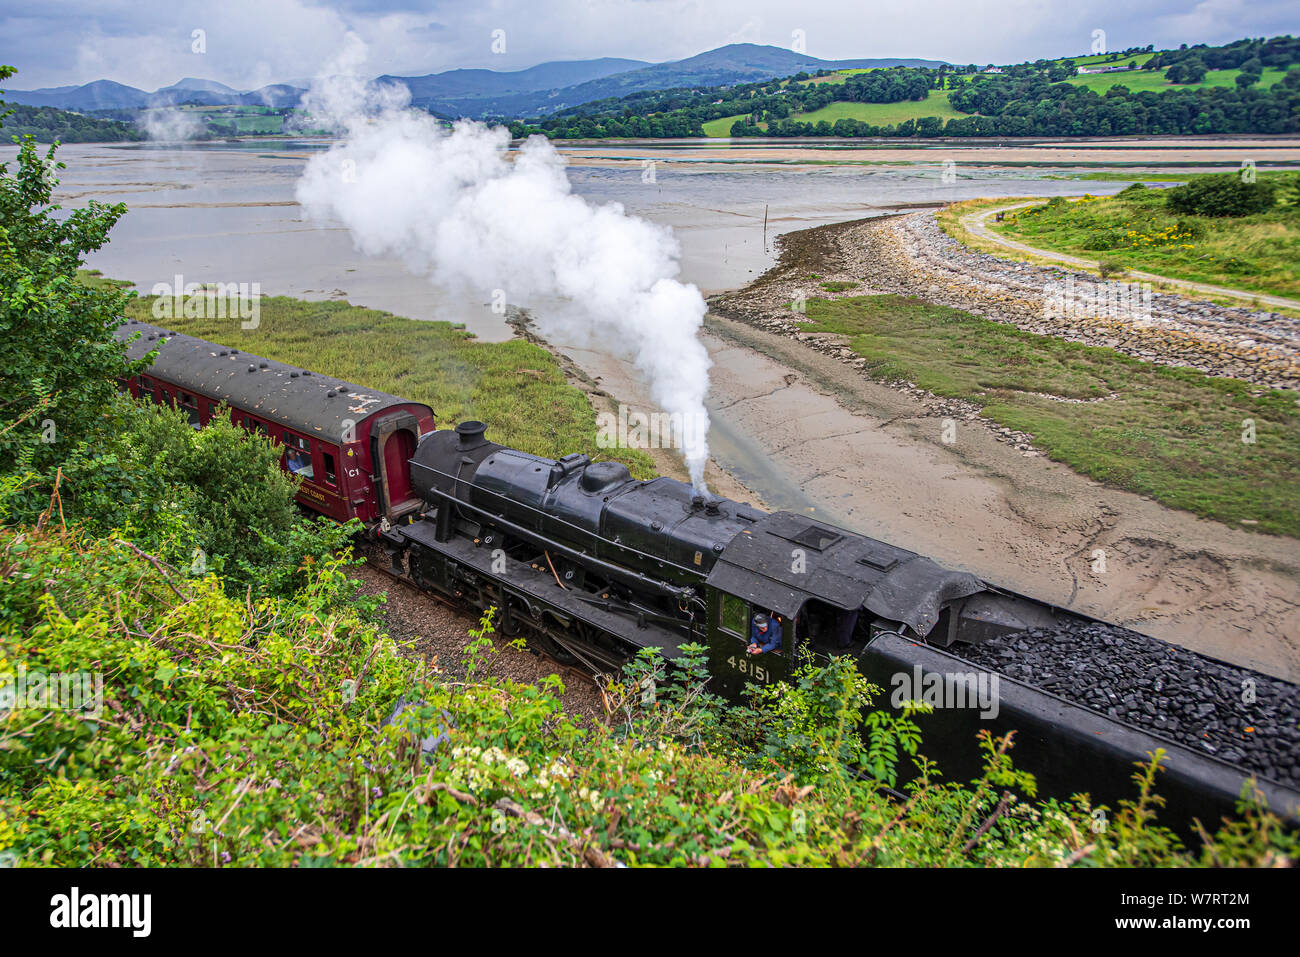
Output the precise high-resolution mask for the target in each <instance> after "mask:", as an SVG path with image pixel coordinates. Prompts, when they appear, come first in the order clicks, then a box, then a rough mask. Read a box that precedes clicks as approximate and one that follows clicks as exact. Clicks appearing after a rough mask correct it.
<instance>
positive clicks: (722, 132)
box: [704, 113, 749, 136]
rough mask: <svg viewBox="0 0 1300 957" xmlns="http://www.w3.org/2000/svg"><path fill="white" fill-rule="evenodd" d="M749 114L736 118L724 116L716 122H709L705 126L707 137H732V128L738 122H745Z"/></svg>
mask: <svg viewBox="0 0 1300 957" xmlns="http://www.w3.org/2000/svg"><path fill="white" fill-rule="evenodd" d="M748 115H749V114H748V113H737V114H736V115H735V116H724V117H721V118H719V119H716V120H709V122H707V123H705V124H704V135H705V136H730V135H731V126H732V124H733V123H735V122H736V120H743V119H744V118H745V117H746V116H748Z"/></svg>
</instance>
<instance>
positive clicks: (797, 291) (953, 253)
mask: <svg viewBox="0 0 1300 957" xmlns="http://www.w3.org/2000/svg"><path fill="white" fill-rule="evenodd" d="M781 242H782V248H781V258H780V260H779V262H778V263H777V265H776V266H774V267H773V268H772V269H770V270H769V271H768V272H767V273H765V274H764V275H763V276H762V277H760V278H759V279H758V280H756V281H755V282H754V283H753V284H752V285H751V286H749V287H748V288H746V289H745V290H743V291H741V292H736V293H726V294H723V295H720V296H716V297H714V298H713V299H711V300H710V303H709V305H710V308H711V309H712V310H713V311H714V312H715V313H717V314H719V315H723V316H726V317H728V318H733V319H739V320H742V321H745V322H750V323H752V324H754V325H757V326H760V327H762V328H764V329H767V330H770V331H773V332H778V333H780V334H783V335H788V336H791V337H794V338H797V339H800V340H801V341H803V342H806V343H807V344H809V345H811V346H812V347H814V348H816V349H818V350H819V351H821V352H824V353H826V354H828V355H832V356H835V357H836V358H839V359H841V360H843V361H844V362H846V363H848V364H851V365H856V366H858V367H859V368H860V367H861V366H863V365H865V362H864V360H862V359H860V358H858V357H856V356H854V355H853V353H852V352H851V351H850V350H849V349H847V348H846V347H845V344H844V342H843V340H842V337H839V336H826V335H820V336H819V335H816V334H809V333H805V332H802V331H800V330H799V329H798V328H797V326H796V323H797V322H798V321H799V320H800V316H799V315H798V313H795V312H794V311H792V310H791V308H790V303H791V302H792V301H794V300H795V299H796V298H797V297H799V296H800V295H802V296H803V297H804V298H834V297H839V296H860V295H864V294H870V293H898V294H902V295H909V296H916V297H918V298H922V299H925V300H927V301H929V302H934V303H937V304H939V305H944V306H950V307H952V308H956V309H961V310H963V311H965V312H968V313H970V314H972V315H976V316H982V317H984V318H987V319H991V320H994V321H997V322H1005V323H1009V324H1011V325H1014V326H1016V327H1017V328H1020V329H1024V330H1026V331H1029V332H1034V333H1038V334H1040V335H1052V336H1057V337H1060V338H1063V339H1067V340H1070V341H1074V342H1081V343H1085V344H1087V345H1092V346H1105V347H1109V348H1112V349H1115V350H1116V351H1118V352H1122V353H1124V354H1126V355H1130V356H1134V357H1136V358H1139V359H1143V360H1145V361H1148V362H1155V363H1160V364H1162V365H1170V366H1181V367H1185V368H1190V369H1196V370H1199V371H1201V372H1206V373H1208V374H1210V375H1216V376H1227V377H1231V378H1235V379H1240V380H1242V381H1245V382H1249V383H1251V384H1253V385H1255V386H1258V387H1259V388H1261V389H1288V390H1300V319H1295V318H1292V317H1289V316H1284V315H1280V314H1278V313H1272V312H1267V311H1260V310H1250V309H1243V308H1236V307H1230V306H1220V305H1216V304H1214V303H1209V302H1204V301H1200V300H1193V299H1189V298H1186V297H1183V296H1180V295H1174V294H1170V293H1161V292H1155V291H1151V293H1150V296H1149V299H1147V298H1145V297H1144V298H1143V299H1142V300H1141V305H1140V308H1122V306H1123V303H1122V301H1121V308H1119V309H1115V308H1113V305H1112V308H1109V309H1108V308H1106V307H1105V304H1104V303H1103V304H1102V308H1100V309H1089V308H1088V306H1089V305H1090V303H1089V298H1088V293H1089V292H1090V291H1093V290H1098V288H1099V287H1098V286H1097V284H1098V282H1099V280H1098V278H1097V277H1096V276H1095V275H1092V274H1091V273H1085V272H1077V271H1074V270H1069V269H1065V268H1060V267H1044V266H1036V265H1031V264H1028V263H1021V262H1014V261H1011V260H1007V259H1002V258H999V257H997V256H993V255H989V254H987V253H980V252H975V251H973V250H971V249H968V248H967V247H965V246H963V245H962V244H961V243H959V242H957V241H956V240H954V239H953V238H951V237H950V236H948V235H947V234H946V233H944V232H943V230H942V229H941V228H940V227H939V224H938V222H937V220H936V219H935V214H934V212H933V211H921V212H914V213H906V214H903V215H899V216H888V217H880V218H876V219H868V220H858V221H855V222H850V223H840V224H836V225H832V226H823V227H820V228H817V229H812V230H806V231H803V232H802V233H792V234H788V235H786V236H783V237H781ZM828 281H829V282H851V283H854V284H855V288H850V289H846V290H844V291H842V292H838V293H831V292H827V291H826V290H825V289H824V288H823V287H822V283H825V282H828ZM1100 289H1101V291H1102V292H1104V291H1105V290H1106V287H1105V286H1102V287H1100ZM1063 292H1064V293H1065V296H1064V298H1065V299H1066V300H1067V301H1068V300H1069V299H1070V297H1071V296H1073V297H1074V299H1075V301H1076V302H1079V303H1081V304H1082V309H1080V308H1077V307H1076V308H1073V309H1065V310H1062V309H1061V308H1060V306H1061V300H1062V298H1063V296H1062V293H1063ZM1112 303H1113V300H1112ZM1080 312H1082V313H1083V314H1080ZM1062 313H1065V314H1062ZM1089 313H1091V314H1089ZM1125 313H1128V314H1127V315H1126V314H1125ZM896 386H897V387H899V388H900V389H902V390H903V391H916V392H919V391H920V390H916V388H915V386H914V385H912V384H910V383H898V384H896ZM939 401H940V403H941V405H942V406H944V408H943V409H939V410H938V411H940V412H942V413H943V414H956V415H960V416H962V417H964V418H965V417H973V416H974V415H976V414H977V410H976V409H975V407H974V406H971V407H970V408H963V406H965V405H966V404H965V403H954V402H952V401H950V400H939ZM995 431H996V430H995ZM1022 441H1023V439H1022Z"/></svg>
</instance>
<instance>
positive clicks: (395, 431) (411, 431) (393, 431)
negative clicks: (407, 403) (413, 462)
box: [373, 412, 420, 521]
mask: <svg viewBox="0 0 1300 957" xmlns="http://www.w3.org/2000/svg"><path fill="white" fill-rule="evenodd" d="M418 428H419V422H418V421H417V420H416V418H415V416H414V415H412V414H411V413H409V412H398V413H396V414H395V415H389V416H384V417H383V418H382V419H380V420H379V421H377V422H376V423H375V426H374V433H373V436H374V443H375V446H376V447H377V450H378V455H377V456H376V459H377V461H378V462H379V463H380V481H379V488H380V493H381V495H382V497H383V501H382V503H381V505H382V507H383V511H384V515H385V517H386V518H388V520H389V521H393V520H394V519H397V518H400V517H401V516H403V515H407V514H409V513H411V512H414V511H416V510H417V509H418V508H419V507H420V500H419V498H417V497H416V495H415V493H414V491H413V490H412V489H411V466H410V462H409V460H410V458H411V456H412V455H414V454H415V433H416V430H417V429H418Z"/></svg>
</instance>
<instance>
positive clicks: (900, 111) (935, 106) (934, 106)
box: [790, 90, 966, 126]
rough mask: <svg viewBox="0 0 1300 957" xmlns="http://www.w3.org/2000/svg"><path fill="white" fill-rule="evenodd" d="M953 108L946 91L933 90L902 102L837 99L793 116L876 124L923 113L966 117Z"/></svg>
mask: <svg viewBox="0 0 1300 957" xmlns="http://www.w3.org/2000/svg"><path fill="white" fill-rule="evenodd" d="M965 115H966V114H965V113H960V112H958V111H957V110H955V109H953V108H952V105H951V104H950V103H949V102H948V93H947V91H944V92H942V93H941V92H939V91H938V90H931V91H930V93H929V95H928V96H927V97H926V98H925V99H924V100H903V101H901V102H899V103H856V102H848V101H843V100H837V101H835V102H834V103H828V104H826V105H825V106H823V107H822V108H821V109H820V110H814V111H813V112H811V113H795V114H793V115H792V116H791V117H790V119H792V120H797V121H798V122H800V123H820V122H821V121H822V120H826V121H827V122H828V123H831V124H834V123H835V121H836V120H861V121H862V122H863V123H871V124H873V125H875V126H884V125H886V124H890V123H893V124H898V123H904V122H906V121H907V120H919V119H920V118H921V117H923V116H937V117H939V119H941V120H949V119H958V118H960V117H963V116H965Z"/></svg>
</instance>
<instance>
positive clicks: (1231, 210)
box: [1165, 173, 1275, 216]
mask: <svg viewBox="0 0 1300 957" xmlns="http://www.w3.org/2000/svg"><path fill="white" fill-rule="evenodd" d="M1274 192H1275V187H1274V184H1273V183H1272V182H1271V181H1265V180H1256V181H1255V182H1253V183H1247V182H1245V181H1244V180H1243V179H1242V177H1241V175H1240V174H1238V173H1225V174H1223V175H1222V176H1198V177H1196V178H1195V179H1193V180H1191V181H1190V182H1188V183H1185V184H1184V185H1182V186H1175V187H1174V188H1173V189H1171V190H1168V191H1167V192H1166V193H1165V202H1166V203H1167V204H1168V206H1169V208H1170V209H1172V210H1173V211H1174V212H1176V213H1181V214H1184V215H1191V216H1250V215H1253V214H1255V213H1266V212H1268V211H1269V210H1270V209H1272V208H1273V202H1274Z"/></svg>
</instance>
